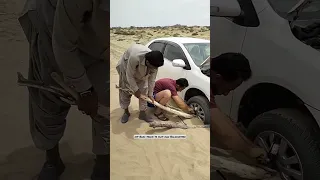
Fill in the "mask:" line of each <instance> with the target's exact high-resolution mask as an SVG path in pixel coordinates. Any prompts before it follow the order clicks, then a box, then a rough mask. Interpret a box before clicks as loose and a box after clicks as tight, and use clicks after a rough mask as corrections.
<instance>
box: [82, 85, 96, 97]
mask: <svg viewBox="0 0 320 180" xmlns="http://www.w3.org/2000/svg"><path fill="white" fill-rule="evenodd" d="M93 91H94V89H93V87H91V88H89V89H88V90H86V91H83V92H81V93H80V97H86V96H91V95H92V92H93Z"/></svg>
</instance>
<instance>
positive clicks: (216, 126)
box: [210, 106, 255, 153]
mask: <svg viewBox="0 0 320 180" xmlns="http://www.w3.org/2000/svg"><path fill="white" fill-rule="evenodd" d="M210 112H211V114H210V119H211V122H210V130H211V134H212V136H213V137H214V138H215V139H218V142H219V143H222V145H223V146H226V147H227V148H228V149H232V150H235V151H240V152H244V153H249V151H250V150H251V149H252V148H253V147H255V146H254V144H253V143H252V142H251V141H250V140H249V139H247V137H245V136H244V135H243V134H242V132H240V130H239V129H238V128H237V127H236V125H235V124H234V123H233V122H232V120H231V119H230V118H229V117H228V116H226V115H225V114H224V113H223V112H222V111H221V110H220V109H219V108H218V107H216V106H215V107H213V108H211V110H210Z"/></svg>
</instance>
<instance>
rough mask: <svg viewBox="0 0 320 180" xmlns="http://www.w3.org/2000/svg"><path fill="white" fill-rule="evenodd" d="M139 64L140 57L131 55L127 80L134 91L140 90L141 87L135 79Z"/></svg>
mask: <svg viewBox="0 0 320 180" xmlns="http://www.w3.org/2000/svg"><path fill="white" fill-rule="evenodd" d="M138 65H139V59H138V58H137V57H135V56H130V57H129V59H128V64H127V73H126V76H127V81H128V83H129V86H130V88H131V90H133V91H134V92H137V91H138V90H139V87H138V85H137V82H136V80H135V79H134V74H135V73H136V71H137V68H136V67H137V66H138Z"/></svg>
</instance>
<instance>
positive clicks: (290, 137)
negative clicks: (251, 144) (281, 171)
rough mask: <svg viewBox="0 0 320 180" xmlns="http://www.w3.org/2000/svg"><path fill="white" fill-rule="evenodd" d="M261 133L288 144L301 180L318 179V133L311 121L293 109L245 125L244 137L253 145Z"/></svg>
mask: <svg viewBox="0 0 320 180" xmlns="http://www.w3.org/2000/svg"><path fill="white" fill-rule="evenodd" d="M263 132H266V133H269V132H275V133H278V134H280V135H281V136H282V137H284V138H285V139H286V140H287V141H289V143H290V144H291V145H292V147H293V148H294V149H295V151H296V153H297V155H298V157H299V158H298V159H299V160H300V163H299V164H300V165H301V167H300V168H301V169H302V172H303V173H302V174H303V180H319V179H320V130H319V126H318V124H317V123H316V122H315V121H314V120H313V119H312V118H311V117H309V116H307V115H305V114H303V113H301V112H300V111H298V110H295V109H276V110H272V111H269V112H265V113H263V114H261V115H259V116H257V117H256V118H255V119H254V120H253V121H252V122H251V123H250V124H249V127H248V129H247V136H248V137H249V138H250V139H251V140H252V141H254V140H256V139H257V138H256V137H258V136H259V134H260V136H261V135H262V133H263ZM291 152H294V151H291ZM278 162H279V161H278ZM291 167H294V166H291ZM297 167H298V166H297ZM284 179H285V178H284ZM292 179H293V178H292Z"/></svg>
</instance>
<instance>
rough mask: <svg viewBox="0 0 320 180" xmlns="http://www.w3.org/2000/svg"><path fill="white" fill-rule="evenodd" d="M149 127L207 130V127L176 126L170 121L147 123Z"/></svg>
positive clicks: (176, 124)
mask: <svg viewBox="0 0 320 180" xmlns="http://www.w3.org/2000/svg"><path fill="white" fill-rule="evenodd" d="M149 126H150V127H153V128H156V127H165V128H181V129H191V128H209V127H210V126H209V125H199V126H196V125H194V126H188V125H186V124H178V123H174V122H171V121H166V122H164V121H152V122H150V123H149Z"/></svg>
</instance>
